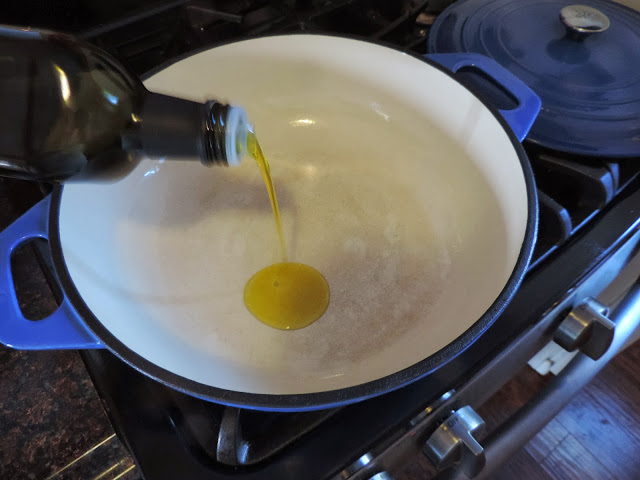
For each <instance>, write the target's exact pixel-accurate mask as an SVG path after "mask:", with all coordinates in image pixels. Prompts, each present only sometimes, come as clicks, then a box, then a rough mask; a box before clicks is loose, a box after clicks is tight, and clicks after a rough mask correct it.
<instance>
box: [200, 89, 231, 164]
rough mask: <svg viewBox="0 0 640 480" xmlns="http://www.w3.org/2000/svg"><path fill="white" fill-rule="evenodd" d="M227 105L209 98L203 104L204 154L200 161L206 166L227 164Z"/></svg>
mask: <svg viewBox="0 0 640 480" xmlns="http://www.w3.org/2000/svg"><path fill="white" fill-rule="evenodd" d="M228 115H229V105H226V104H224V103H220V102H216V101H215V100H211V101H209V102H207V103H205V104H204V106H203V117H204V132H203V133H204V134H203V138H202V142H203V149H204V155H202V156H201V158H200V161H201V162H202V163H203V164H204V165H207V166H211V165H216V164H218V165H228V160H227V142H226V136H227V131H226V124H227V116H228Z"/></svg>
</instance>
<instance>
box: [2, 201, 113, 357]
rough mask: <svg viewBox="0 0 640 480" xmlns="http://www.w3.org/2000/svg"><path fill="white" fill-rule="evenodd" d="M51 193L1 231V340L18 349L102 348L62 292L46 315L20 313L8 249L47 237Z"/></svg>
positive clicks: (11, 249)
mask: <svg viewBox="0 0 640 480" xmlns="http://www.w3.org/2000/svg"><path fill="white" fill-rule="evenodd" d="M50 205H51V197H50V196H49V197H46V198H45V199H43V200H41V201H40V202H39V203H37V204H36V205H35V206H33V207H32V208H31V209H30V210H29V211H28V212H27V213H25V214H24V215H23V216H22V217H20V218H19V219H18V220H16V221H15V222H14V223H12V224H11V225H9V226H8V227H7V228H6V229H5V230H4V231H3V232H1V233H0V255H2V258H3V262H2V263H0V343H3V344H4V345H6V346H8V347H12V348H17V349H20V350H50V349H56V350H60V349H76V348H103V345H102V344H101V343H100V341H98V339H96V338H95V336H94V335H93V334H92V333H91V332H90V331H89V330H88V329H87V327H86V326H85V325H84V322H83V321H82V319H81V318H80V315H79V314H78V313H77V312H76V311H75V309H74V308H73V306H72V305H71V302H70V301H69V299H68V298H67V297H66V296H65V298H64V300H63V301H62V304H61V305H60V307H58V309H57V310H56V311H55V312H53V313H52V314H51V315H50V316H48V317H47V318H44V319H42V320H38V321H32V320H28V319H26V318H25V317H24V315H23V314H22V311H21V310H20V305H19V304H18V299H17V297H16V289H15V286H14V284H13V277H12V275H11V253H12V252H13V251H14V250H15V249H16V248H17V247H18V246H19V245H20V244H22V243H24V242H26V241H28V240H30V239H32V238H44V239H48V229H47V223H48V220H49V207H50Z"/></svg>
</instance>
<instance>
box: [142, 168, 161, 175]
mask: <svg viewBox="0 0 640 480" xmlns="http://www.w3.org/2000/svg"><path fill="white" fill-rule="evenodd" d="M159 171H160V167H159V166H157V165H156V166H155V167H152V168H150V169H149V170H147V171H146V172H144V176H145V177H150V176H152V175H155V174H156V173H158V172H159Z"/></svg>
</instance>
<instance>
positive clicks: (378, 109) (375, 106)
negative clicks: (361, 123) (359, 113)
mask: <svg viewBox="0 0 640 480" xmlns="http://www.w3.org/2000/svg"><path fill="white" fill-rule="evenodd" d="M371 108H372V109H373V111H374V112H376V113H377V114H378V115H380V116H381V117H382V118H384V119H385V121H387V122H388V121H389V120H391V117H390V116H389V115H387V114H386V113H384V112H383V111H382V105H380V104H379V103H375V102H374V103H372V104H371Z"/></svg>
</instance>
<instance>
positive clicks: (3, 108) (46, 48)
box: [0, 26, 249, 182]
mask: <svg viewBox="0 0 640 480" xmlns="http://www.w3.org/2000/svg"><path fill="white" fill-rule="evenodd" d="M248 129H249V126H248V124H247V116H246V113H245V111H244V109H242V108H241V107H238V106H231V105H227V104H223V103H219V102H217V101H215V100H211V101H208V102H205V103H197V102H191V101H188V100H184V99H179V98H174V97H169V96H166V95H160V94H157V93H152V92H149V91H147V90H146V89H145V88H144V86H143V85H142V82H141V81H140V80H139V79H138V78H137V77H136V76H135V75H132V74H131V73H130V72H128V71H127V70H126V69H125V68H124V67H123V66H122V65H121V64H120V63H119V62H118V61H117V60H115V59H114V58H113V57H111V56H110V55H109V54H107V53H106V52H104V51H102V50H100V49H99V48H97V47H95V46H93V45H90V44H88V43H87V42H84V41H82V40H80V39H78V38H75V37H73V36H70V35H66V34H61V33H56V32H50V31H44V30H31V29H21V28H15V27H1V26H0V176H9V177H14V178H23V179H29V180H36V181H54V182H66V181H70V180H80V181H113V180H118V179H120V178H122V177H124V176H126V175H127V174H128V173H129V172H130V171H131V170H132V169H133V168H135V166H136V165H137V163H138V162H139V160H140V159H141V158H143V157H145V156H146V157H152V158H155V157H158V158H166V159H180V160H185V159H192V160H199V161H201V162H202V163H203V164H205V165H234V164H237V163H239V162H240V160H241V157H242V155H243V153H242V152H245V151H246V150H247V149H246V135H247V131H248Z"/></svg>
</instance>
